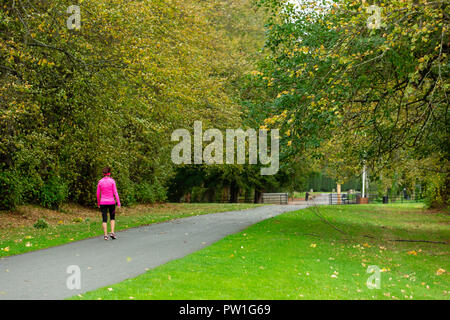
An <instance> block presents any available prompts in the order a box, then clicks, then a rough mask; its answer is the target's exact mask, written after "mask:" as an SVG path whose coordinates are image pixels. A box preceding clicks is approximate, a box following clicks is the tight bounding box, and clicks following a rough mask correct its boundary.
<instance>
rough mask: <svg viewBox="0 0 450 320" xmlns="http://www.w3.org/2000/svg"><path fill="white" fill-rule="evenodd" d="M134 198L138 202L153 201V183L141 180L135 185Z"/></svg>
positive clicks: (154, 196)
mask: <svg viewBox="0 0 450 320" xmlns="http://www.w3.org/2000/svg"><path fill="white" fill-rule="evenodd" d="M135 191H136V200H137V201H138V202H140V203H155V201H156V194H155V190H154V188H153V185H152V184H150V183H148V182H142V183H139V184H137V185H136V188H135Z"/></svg>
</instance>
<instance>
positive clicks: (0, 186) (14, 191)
mask: <svg viewBox="0 0 450 320" xmlns="http://www.w3.org/2000/svg"><path fill="white" fill-rule="evenodd" d="M0 190H1V192H0V209H1V210H11V209H14V208H15V207H16V206H17V205H18V204H19V203H20V190H19V181H18V179H17V177H16V176H15V174H14V172H12V171H3V172H2V171H0Z"/></svg>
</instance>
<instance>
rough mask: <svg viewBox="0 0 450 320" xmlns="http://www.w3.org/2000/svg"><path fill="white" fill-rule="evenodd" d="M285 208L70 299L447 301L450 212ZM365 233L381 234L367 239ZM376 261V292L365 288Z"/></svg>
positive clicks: (407, 207)
mask: <svg viewBox="0 0 450 320" xmlns="http://www.w3.org/2000/svg"><path fill="white" fill-rule="evenodd" d="M318 210H319V213H320V215H321V216H323V217H325V218H326V219H327V221H329V222H330V223H332V224H333V225H334V226H335V227H337V228H338V229H339V230H342V231H343V232H344V234H342V233H340V232H338V231H337V230H335V229H334V228H332V227H331V226H330V225H328V224H327V223H324V222H323V221H322V220H321V219H320V218H318V216H317V215H316V214H315V213H314V209H313V208H308V209H305V210H299V211H296V212H291V213H285V214H282V215H280V216H278V217H275V218H272V219H269V220H265V221H263V222H261V223H258V224H256V225H254V226H252V227H250V228H248V229H246V230H244V231H243V232H240V233H237V234H234V235H230V236H228V237H226V238H224V239H222V240H221V241H219V242H217V243H215V244H213V245H211V246H209V247H207V248H205V249H202V250H200V251H198V252H195V253H193V254H191V255H188V256H186V257H184V258H182V259H179V260H174V261H171V262H169V263H167V264H165V265H162V266H159V267H157V268H155V269H152V270H149V271H148V272H146V273H144V274H142V275H140V276H138V277H136V278H133V279H128V280H126V281H123V282H121V283H118V284H115V285H110V286H108V287H105V288H100V289H98V290H95V291H91V292H88V293H86V294H83V295H81V296H75V297H73V298H74V299H408V300H410V299H449V297H450V294H449V290H450V274H449V271H450V270H449V269H450V259H449V253H450V252H449V244H448V243H447V244H432V243H425V242H395V241H389V240H393V239H409V240H432V241H444V242H445V241H448V240H450V224H449V223H450V216H449V214H448V213H442V212H432V211H428V210H425V209H422V205H421V204H392V205H391V204H389V205H347V206H322V207H320V208H319V209H318ZM365 235H368V236H373V237H376V239H373V238H367V237H365ZM370 265H375V266H378V268H379V269H380V270H381V273H380V275H381V282H380V289H369V288H368V287H367V285H366V282H367V279H368V278H369V277H370V276H371V274H369V273H367V268H368V266H370Z"/></svg>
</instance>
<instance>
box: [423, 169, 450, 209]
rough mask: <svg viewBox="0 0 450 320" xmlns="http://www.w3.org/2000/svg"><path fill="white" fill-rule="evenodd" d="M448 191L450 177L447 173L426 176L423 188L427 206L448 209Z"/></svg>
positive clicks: (449, 191) (449, 190)
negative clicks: (426, 180)
mask: <svg viewBox="0 0 450 320" xmlns="http://www.w3.org/2000/svg"><path fill="white" fill-rule="evenodd" d="M449 193H450V177H449V175H448V174H447V175H446V174H434V175H430V176H428V183H427V185H426V190H425V204H426V205H427V206H428V207H429V208H438V209H448V208H449V198H448V196H449Z"/></svg>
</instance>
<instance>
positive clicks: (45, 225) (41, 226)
mask: <svg viewBox="0 0 450 320" xmlns="http://www.w3.org/2000/svg"><path fill="white" fill-rule="evenodd" d="M33 226H34V227H35V228H36V229H45V228H48V223H47V221H45V220H44V219H39V220H38V221H37V222H36V223H35V224H34V225H33Z"/></svg>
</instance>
